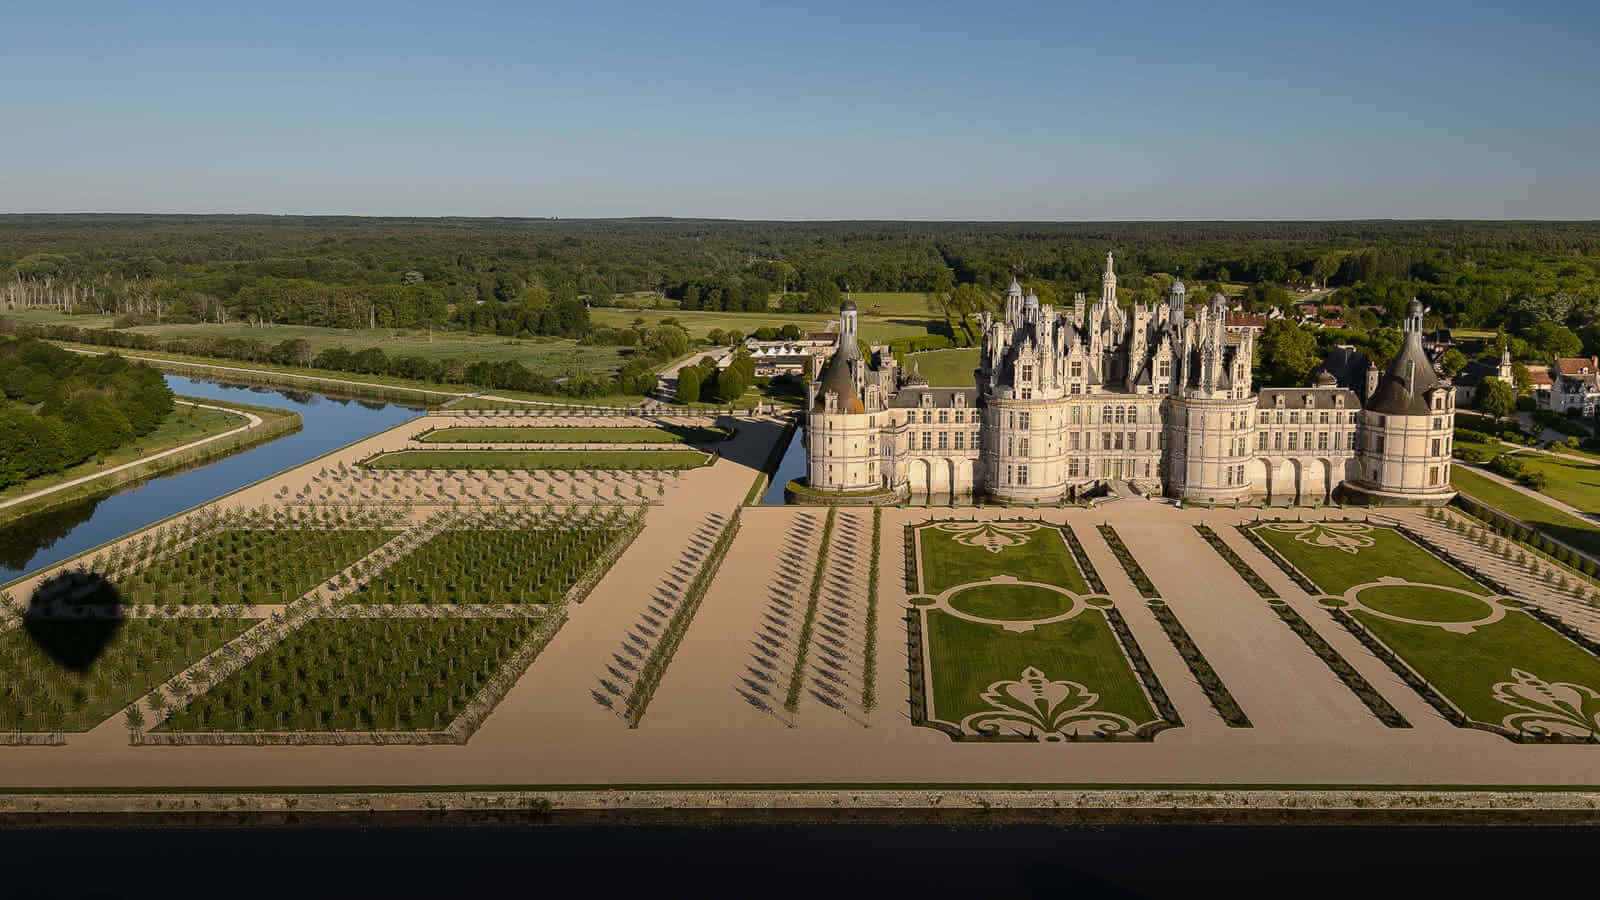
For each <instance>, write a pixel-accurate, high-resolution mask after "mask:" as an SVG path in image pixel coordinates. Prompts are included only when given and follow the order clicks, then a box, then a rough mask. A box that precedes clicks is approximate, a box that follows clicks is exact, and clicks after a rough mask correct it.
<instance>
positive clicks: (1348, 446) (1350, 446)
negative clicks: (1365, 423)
mask: <svg viewBox="0 0 1600 900" xmlns="http://www.w3.org/2000/svg"><path fill="white" fill-rule="evenodd" d="M1347 436H1348V437H1349V438H1350V440H1348V441H1346V442H1345V449H1346V450H1354V449H1355V448H1356V433H1355V432H1354V431H1352V432H1349V433H1348V435H1347Z"/></svg>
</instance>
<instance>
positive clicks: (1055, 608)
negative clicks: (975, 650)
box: [947, 584, 1073, 622]
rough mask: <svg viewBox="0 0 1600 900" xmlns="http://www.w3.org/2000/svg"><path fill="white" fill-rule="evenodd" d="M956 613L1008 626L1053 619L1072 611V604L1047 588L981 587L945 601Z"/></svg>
mask: <svg viewBox="0 0 1600 900" xmlns="http://www.w3.org/2000/svg"><path fill="white" fill-rule="evenodd" d="M947 602H948V603H949V604H950V608H951V609H954V610H956V611H957V612H962V613H966V614H967V615H969V616H974V617H976V618H982V619H996V620H1000V621H1009V622H1024V621H1033V620H1036V619H1053V618H1055V617H1056V616H1060V615H1064V614H1066V613H1068V612H1071V611H1072V604H1073V600H1072V597H1070V596H1068V595H1067V594H1063V593H1061V592H1060V591H1055V590H1051V589H1050V588H1044V587H1037V586H1035V585H1027V584H984V585H977V586H974V587H969V588H963V589H961V590H959V591H956V592H955V593H954V594H951V595H950V599H949V600H948V601H947Z"/></svg>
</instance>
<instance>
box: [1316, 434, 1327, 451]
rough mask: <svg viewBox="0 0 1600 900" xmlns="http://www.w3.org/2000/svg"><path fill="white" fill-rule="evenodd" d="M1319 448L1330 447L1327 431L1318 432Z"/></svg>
mask: <svg viewBox="0 0 1600 900" xmlns="http://www.w3.org/2000/svg"><path fill="white" fill-rule="evenodd" d="M1317 449H1318V450H1326V449H1328V433H1327V432H1326V431H1319V432H1317Z"/></svg>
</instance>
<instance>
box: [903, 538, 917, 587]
mask: <svg viewBox="0 0 1600 900" xmlns="http://www.w3.org/2000/svg"><path fill="white" fill-rule="evenodd" d="M905 538H906V593H907V594H915V593H917V592H918V589H919V586H918V584H917V526H915V525H911V524H907V525H906V527H905Z"/></svg>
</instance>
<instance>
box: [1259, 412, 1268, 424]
mask: <svg viewBox="0 0 1600 900" xmlns="http://www.w3.org/2000/svg"><path fill="white" fill-rule="evenodd" d="M1267 415H1268V414H1267V413H1262V414H1261V424H1263V425H1265V424H1267Z"/></svg>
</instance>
